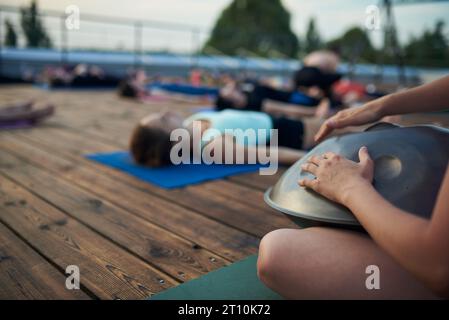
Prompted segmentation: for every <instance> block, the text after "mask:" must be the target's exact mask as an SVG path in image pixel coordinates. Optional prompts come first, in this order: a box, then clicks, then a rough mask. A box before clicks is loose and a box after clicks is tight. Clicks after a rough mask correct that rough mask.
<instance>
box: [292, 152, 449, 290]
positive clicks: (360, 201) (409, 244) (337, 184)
mask: <svg viewBox="0 0 449 320" xmlns="http://www.w3.org/2000/svg"><path fill="white" fill-rule="evenodd" d="M359 158H360V162H359V163H356V162H353V161H350V160H348V159H345V158H343V157H341V156H339V155H336V154H334V153H331V152H329V153H327V154H324V155H323V156H322V157H312V158H311V159H309V161H308V162H307V164H306V165H304V166H303V168H302V169H303V170H305V171H307V172H310V173H312V174H313V175H315V176H316V179H314V180H308V179H306V180H302V181H300V185H302V186H305V187H308V188H311V189H313V190H315V191H316V192H318V193H320V194H322V195H323V196H325V197H327V198H329V199H330V200H333V201H336V202H338V203H341V204H343V205H344V206H346V207H348V209H350V210H351V211H352V212H353V214H354V215H355V216H356V217H357V219H358V220H359V221H360V223H361V224H362V225H363V227H364V228H365V229H366V231H367V232H368V233H369V234H370V235H371V237H372V238H373V239H374V241H376V243H378V245H379V246H380V247H381V248H383V249H384V250H385V251H386V252H388V253H389V254H390V255H391V256H392V257H393V258H394V259H395V260H396V261H397V262H398V263H400V264H401V265H402V267H403V268H405V269H406V270H408V271H409V272H410V273H412V274H413V275H415V276H416V277H417V278H418V279H420V280H421V281H422V282H423V283H424V284H426V285H427V286H428V287H429V288H430V289H432V290H433V291H434V292H436V293H437V294H439V295H441V296H444V297H449V250H448V248H449V237H448V232H449V201H447V199H448V198H449V171H448V172H447V173H446V176H445V178H444V181H443V183H442V187H441V189H440V193H439V196H438V200H437V203H436V206H435V208H434V212H433V215H432V219H431V220H430V221H428V220H425V219H422V218H419V217H417V216H415V215H413V214H411V213H409V212H405V211H403V210H401V209H399V208H396V207H395V206H393V205H392V204H391V203H389V202H388V201H387V200H385V199H384V198H383V197H382V196H381V195H380V194H379V193H378V192H377V191H376V190H375V189H374V187H373V186H372V184H371V182H372V179H373V161H372V160H371V159H370V157H369V154H368V150H367V149H366V148H361V149H360V151H359ZM381 272H382V270H381Z"/></svg>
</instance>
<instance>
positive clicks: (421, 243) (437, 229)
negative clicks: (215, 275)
mask: <svg viewBox="0 0 449 320" xmlns="http://www.w3.org/2000/svg"><path fill="white" fill-rule="evenodd" d="M448 88H449V76H447V77H445V78H442V79H439V80H436V81H434V82H432V83H429V84H426V85H423V86H420V87H417V88H414V89H411V90H408V91H404V92H400V93H394V94H391V95H388V96H385V97H383V98H380V99H377V100H374V101H372V102H370V103H368V104H366V105H364V106H363V107H360V108H355V109H347V110H344V111H342V112H340V113H338V114H336V115H335V116H334V117H331V118H330V119H328V120H327V121H326V122H324V124H323V125H322V126H321V128H320V130H319V132H318V133H317V135H316V140H317V141H320V140H322V139H324V138H325V137H326V136H328V135H329V134H330V133H331V132H332V131H334V130H335V129H341V128H344V127H347V126H356V125H363V124H368V123H372V122H375V121H378V120H379V119H380V118H381V117H383V116H387V115H395V114H406V113H414V112H432V111H437V110H442V109H444V106H446V109H447V106H448V101H449V90H448ZM429 157H432V154H429ZM359 159H360V161H359V162H353V161H350V160H347V159H345V158H342V157H341V156H339V155H338V154H334V153H327V154H324V155H322V156H321V157H312V158H311V159H309V161H308V163H307V164H305V165H304V167H303V168H302V170H304V171H307V172H310V173H311V174H313V175H314V176H315V177H316V178H315V179H314V180H309V179H306V180H302V181H299V184H300V186H301V187H305V188H309V189H311V190H314V191H315V192H317V193H319V194H321V195H323V196H325V197H327V198H328V199H330V200H332V201H335V202H337V203H340V204H342V205H343V206H346V207H347V208H348V209H350V210H351V211H352V213H353V214H354V215H355V217H356V218H357V219H358V220H359V222H360V223H361V224H362V226H363V227H364V228H365V230H366V231H367V232H368V234H367V235H366V234H364V233H359V232H354V231H344V230H341V229H332V228H324V227H321V228H319V227H316V228H308V229H304V230H293V229H292V230H290V229H282V230H276V231H273V232H270V233H269V234H267V235H266V236H265V237H264V238H263V239H262V241H261V244H260V248H259V259H258V275H259V277H260V279H261V280H262V281H263V282H264V283H265V284H266V285H267V286H268V287H270V288H272V289H273V290H275V291H276V292H278V293H280V294H281V295H282V296H284V297H287V298H291V299H302V298H312V299H313V298H320V299H329V298H331V299H332V298H334V299H342V298H343V299H348V298H350V299H365V298H366V299H370V298H383V299H389V298H393V299H415V298H418V299H421V298H422V299H427V298H429V299H433V298H438V297H443V298H449V201H448V199H449V170H447V171H446V174H445V177H444V179H443V182H442V184H441V187H440V190H439V195H438V198H437V201H436V204H435V207H434V210H433V214H432V217H431V219H430V220H426V219H423V218H420V217H418V216H416V215H413V214H410V213H409V212H405V211H403V210H400V209H399V208H396V207H394V206H393V205H392V204H391V203H389V202H388V201H387V200H386V199H384V198H383V197H382V196H381V195H380V194H379V193H378V192H377V191H376V189H375V188H374V187H373V185H372V182H373V172H374V163H373V160H372V159H371V158H370V155H369V150H367V148H366V147H362V148H361V149H360V151H359ZM448 168H449V167H448ZM371 265H374V266H376V267H378V270H379V277H380V278H379V279H380V289H378V290H367V287H366V285H365V283H366V280H367V277H368V276H369V274H366V270H367V267H368V266H371Z"/></svg>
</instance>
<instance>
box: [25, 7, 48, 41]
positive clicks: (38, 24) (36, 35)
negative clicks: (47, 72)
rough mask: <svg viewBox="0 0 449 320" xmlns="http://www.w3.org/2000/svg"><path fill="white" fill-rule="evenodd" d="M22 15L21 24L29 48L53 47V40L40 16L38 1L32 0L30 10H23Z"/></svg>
mask: <svg viewBox="0 0 449 320" xmlns="http://www.w3.org/2000/svg"><path fill="white" fill-rule="evenodd" d="M20 14H21V16H20V23H21V26H22V30H23V33H24V35H25V38H26V43H27V47H31V48H35V47H44V48H49V47H51V40H50V38H49V37H48V35H47V32H46V30H45V28H44V25H43V23H42V21H41V18H40V16H39V12H38V8H37V3H36V0H32V1H31V5H30V6H29V7H28V8H22V9H21V10H20Z"/></svg>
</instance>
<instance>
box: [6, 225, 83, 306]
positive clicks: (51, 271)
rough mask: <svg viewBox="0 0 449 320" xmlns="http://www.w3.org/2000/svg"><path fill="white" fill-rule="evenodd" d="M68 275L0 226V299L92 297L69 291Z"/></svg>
mask: <svg viewBox="0 0 449 320" xmlns="http://www.w3.org/2000/svg"><path fill="white" fill-rule="evenodd" d="M65 280H66V278H65V276H64V275H63V273H62V271H60V270H58V269H56V268H55V267H54V266H52V265H51V264H50V263H48V262H47V261H46V260H45V259H44V258H43V257H41V256H40V255H39V254H37V253H36V252H35V251H34V250H33V249H31V248H30V247H29V246H28V245H27V244H25V243H24V242H23V241H22V240H21V239H20V238H18V237H17V236H16V235H15V234H14V233H13V232H11V231H10V230H9V229H8V228H6V227H5V226H4V225H3V224H1V223H0V300H11V299H14V300H16V299H38V300H50V299H51V300H53V299H77V300H87V299H90V297H89V296H88V295H87V294H86V293H84V292H83V291H82V290H68V289H66V287H65Z"/></svg>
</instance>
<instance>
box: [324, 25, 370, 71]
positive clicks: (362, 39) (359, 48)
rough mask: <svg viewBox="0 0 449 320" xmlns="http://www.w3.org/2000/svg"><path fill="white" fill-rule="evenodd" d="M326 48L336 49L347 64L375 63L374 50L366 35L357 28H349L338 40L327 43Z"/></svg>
mask: <svg viewBox="0 0 449 320" xmlns="http://www.w3.org/2000/svg"><path fill="white" fill-rule="evenodd" d="M328 47H333V48H338V49H339V51H340V54H341V57H342V59H343V60H346V61H348V62H352V63H357V62H375V60H376V50H375V48H374V47H373V45H372V43H371V40H370V38H369V37H368V35H367V33H366V32H365V31H364V30H363V29H362V28H359V27H351V28H349V29H348V30H347V31H346V32H345V33H344V34H343V35H342V36H341V37H340V38H338V39H335V40H332V41H329V42H328Z"/></svg>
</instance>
